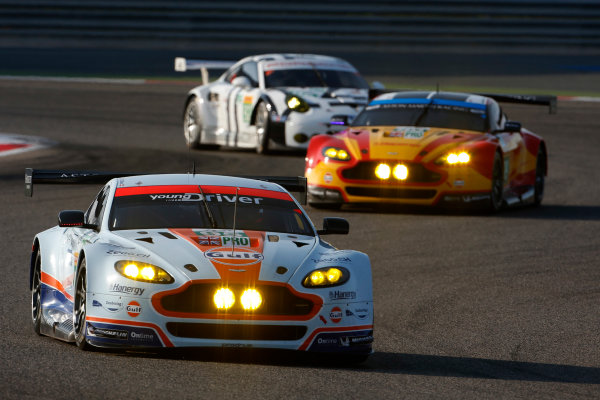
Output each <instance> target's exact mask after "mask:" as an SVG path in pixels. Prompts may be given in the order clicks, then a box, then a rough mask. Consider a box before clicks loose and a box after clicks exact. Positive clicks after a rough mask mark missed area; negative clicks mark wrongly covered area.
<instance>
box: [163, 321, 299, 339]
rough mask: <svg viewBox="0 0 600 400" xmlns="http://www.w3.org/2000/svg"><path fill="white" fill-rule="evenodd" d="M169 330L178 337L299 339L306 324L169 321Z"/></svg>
mask: <svg viewBox="0 0 600 400" xmlns="http://www.w3.org/2000/svg"><path fill="white" fill-rule="evenodd" d="M167 330H168V331H169V333H170V334H171V335H174V336H177V337H186V338H196V339H221V340H299V339H301V338H302V337H303V336H304V335H305V334H306V330H307V328H306V326H294V325H254V324H252V325H239V324H236V325H233V324H201V323H189V322H169V323H167Z"/></svg>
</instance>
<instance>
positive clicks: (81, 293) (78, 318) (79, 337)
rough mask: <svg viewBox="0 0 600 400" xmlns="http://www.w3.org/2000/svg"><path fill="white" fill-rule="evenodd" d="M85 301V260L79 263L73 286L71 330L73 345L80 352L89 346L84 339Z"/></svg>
mask: <svg viewBox="0 0 600 400" xmlns="http://www.w3.org/2000/svg"><path fill="white" fill-rule="evenodd" d="M86 299H87V274H86V262H85V259H83V260H82V261H81V264H80V265H79V270H78V272H77V284H76V286H75V302H74V309H73V328H74V329H75V344H77V347H79V348H80V349H82V350H87V349H88V348H89V344H88V343H87V341H86V339H85V333H86V332H85V329H86V322H85V317H86V315H87V312H86Z"/></svg>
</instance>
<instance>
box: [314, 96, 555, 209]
mask: <svg viewBox="0 0 600 400" xmlns="http://www.w3.org/2000/svg"><path fill="white" fill-rule="evenodd" d="M495 99H497V100H498V101H510V102H518V103H526V104H543V105H549V106H550V111H551V112H553V111H554V110H555V108H556V98H555V97H553V96H511V95H475V94H468V93H453V92H426V91H407V92H394V93H386V94H383V95H381V96H379V97H377V98H375V99H374V100H372V101H371V102H370V103H369V105H368V106H367V107H366V108H365V109H364V110H363V111H362V112H361V113H360V114H358V115H357V116H356V118H355V119H354V121H352V123H351V125H350V127H349V128H348V129H347V130H345V131H343V132H340V133H338V134H335V135H318V136H315V137H313V138H312V139H311V141H310V144H309V147H308V151H307V156H306V168H305V176H306V177H307V178H308V201H309V204H310V205H312V206H314V207H321V208H325V207H327V208H337V207H340V206H341V205H342V204H345V203H375V202H377V203H379V202H386V203H400V204H412V205H426V206H433V205H462V206H468V207H481V206H483V207H484V208H487V209H489V210H491V211H497V210H499V209H501V208H502V207H504V206H510V205H516V204H534V205H539V204H540V203H541V202H542V197H543V194H544V179H545V177H546V174H547V154H548V153H547V150H546V144H545V142H544V140H543V139H542V138H541V137H539V136H537V135H535V134H533V133H532V132H530V131H528V130H527V129H525V128H523V127H521V124H520V123H519V122H515V121H510V120H508V119H507V117H506V115H505V114H504V113H503V111H502V109H501V108H500V106H499V105H498V103H497V102H496V100H495ZM339 123H345V121H340V122H339Z"/></svg>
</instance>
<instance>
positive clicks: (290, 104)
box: [287, 96, 302, 109]
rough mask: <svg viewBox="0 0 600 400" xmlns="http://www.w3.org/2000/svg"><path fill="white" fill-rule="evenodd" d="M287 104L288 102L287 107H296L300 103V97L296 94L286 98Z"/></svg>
mask: <svg viewBox="0 0 600 400" xmlns="http://www.w3.org/2000/svg"><path fill="white" fill-rule="evenodd" d="M287 104H288V107H289V108H292V109H294V108H296V107H298V106H299V105H300V104H302V103H301V102H300V99H298V98H297V97H296V96H294V97H290V98H289V99H288V102H287Z"/></svg>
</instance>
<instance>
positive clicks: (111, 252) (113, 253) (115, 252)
mask: <svg viewBox="0 0 600 400" xmlns="http://www.w3.org/2000/svg"><path fill="white" fill-rule="evenodd" d="M106 254H108V255H111V256H128V257H144V258H148V257H150V254H144V253H135V252H131V251H121V250H112V249H111V250H107V251H106Z"/></svg>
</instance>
